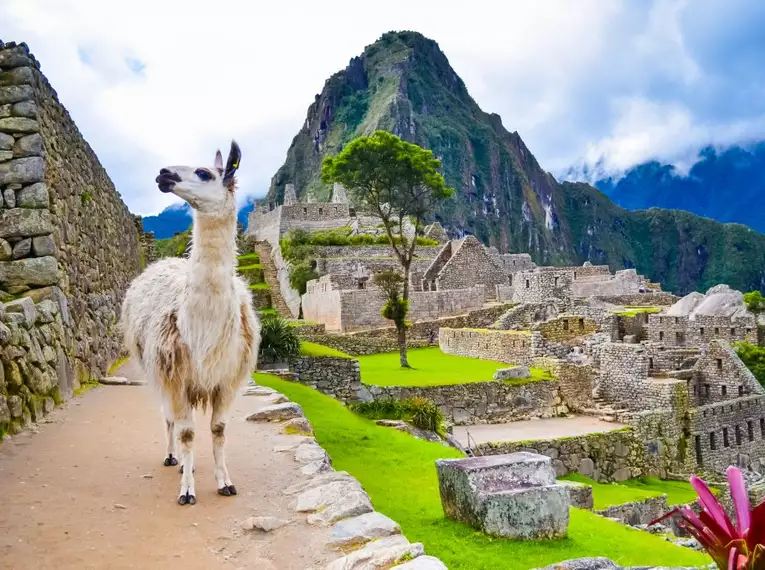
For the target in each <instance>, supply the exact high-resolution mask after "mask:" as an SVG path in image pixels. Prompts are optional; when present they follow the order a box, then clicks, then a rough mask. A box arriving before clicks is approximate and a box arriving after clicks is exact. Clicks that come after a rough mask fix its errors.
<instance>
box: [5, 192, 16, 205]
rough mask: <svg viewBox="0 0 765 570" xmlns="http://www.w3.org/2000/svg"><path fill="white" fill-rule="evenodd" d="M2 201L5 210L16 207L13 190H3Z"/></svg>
mask: <svg viewBox="0 0 765 570" xmlns="http://www.w3.org/2000/svg"><path fill="white" fill-rule="evenodd" d="M3 199H4V201H5V207H6V208H15V207H16V192H15V191H14V190H13V188H6V189H5V190H3Z"/></svg>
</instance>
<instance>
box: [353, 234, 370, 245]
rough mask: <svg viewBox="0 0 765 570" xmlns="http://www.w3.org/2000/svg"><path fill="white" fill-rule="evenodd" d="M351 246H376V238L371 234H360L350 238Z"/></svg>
mask: <svg viewBox="0 0 765 570" xmlns="http://www.w3.org/2000/svg"><path fill="white" fill-rule="evenodd" d="M350 242H351V245H374V244H375V236H372V235H369V234H359V235H356V236H351V237H350Z"/></svg>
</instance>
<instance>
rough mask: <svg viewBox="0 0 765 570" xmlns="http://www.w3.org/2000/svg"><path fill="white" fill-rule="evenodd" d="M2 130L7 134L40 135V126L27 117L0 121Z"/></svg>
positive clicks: (7, 118) (8, 118)
mask: <svg viewBox="0 0 765 570" xmlns="http://www.w3.org/2000/svg"><path fill="white" fill-rule="evenodd" d="M0 130H2V131H5V132H6V133H39V132H40V124H39V123H38V122H37V121H35V120H34V119H27V118H26V117H6V118H4V119H0Z"/></svg>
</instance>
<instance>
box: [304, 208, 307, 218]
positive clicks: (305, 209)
mask: <svg viewBox="0 0 765 570" xmlns="http://www.w3.org/2000/svg"><path fill="white" fill-rule="evenodd" d="M303 215H306V216H307V215H308V208H303Z"/></svg>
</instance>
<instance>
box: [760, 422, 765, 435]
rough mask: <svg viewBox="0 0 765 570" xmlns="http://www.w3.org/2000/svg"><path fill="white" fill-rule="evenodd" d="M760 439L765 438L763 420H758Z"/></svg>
mask: <svg viewBox="0 0 765 570" xmlns="http://www.w3.org/2000/svg"><path fill="white" fill-rule="evenodd" d="M760 437H765V418H760Z"/></svg>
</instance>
